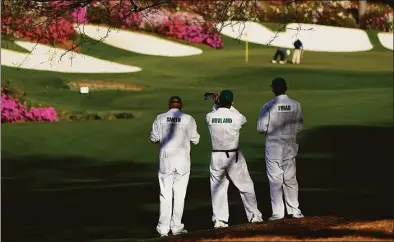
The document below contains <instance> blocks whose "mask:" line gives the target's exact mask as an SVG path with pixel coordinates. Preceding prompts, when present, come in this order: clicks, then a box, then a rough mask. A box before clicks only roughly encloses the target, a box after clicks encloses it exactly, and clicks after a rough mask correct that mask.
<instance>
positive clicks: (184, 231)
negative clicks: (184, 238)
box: [172, 229, 187, 235]
mask: <svg viewBox="0 0 394 242" xmlns="http://www.w3.org/2000/svg"><path fill="white" fill-rule="evenodd" d="M172 234H173V235H180V234H187V230H186V229H182V230H180V231H176V232H172Z"/></svg>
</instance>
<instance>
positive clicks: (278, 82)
mask: <svg viewBox="0 0 394 242" xmlns="http://www.w3.org/2000/svg"><path fill="white" fill-rule="evenodd" d="M271 86H272V87H273V88H274V89H276V88H280V89H285V88H287V85H286V81H285V79H283V78H282V77H277V78H275V79H274V80H272V85H271Z"/></svg>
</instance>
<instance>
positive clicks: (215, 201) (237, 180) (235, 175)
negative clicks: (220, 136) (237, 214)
mask: <svg viewBox="0 0 394 242" xmlns="http://www.w3.org/2000/svg"><path fill="white" fill-rule="evenodd" d="M228 154H229V158H227V156H226V153H223V152H212V155H211V166H210V173H211V174H210V176H211V177H210V182H211V198H212V210H213V216H212V221H215V220H221V221H224V222H226V223H227V222H228V218H229V209H228V198H227V190H228V186H229V183H230V181H229V179H231V181H232V182H233V183H234V185H235V186H236V187H237V188H238V190H239V192H240V194H241V199H242V202H243V205H244V208H245V212H246V216H247V219H248V221H250V220H251V219H252V218H253V216H257V217H261V216H262V215H261V212H260V211H259V210H258V208H257V200H256V195H255V191H254V184H253V181H252V179H251V177H250V175H249V171H248V167H247V165H246V161H245V158H244V156H243V154H242V153H241V152H239V156H238V162H235V160H236V153H235V152H229V153H228Z"/></svg>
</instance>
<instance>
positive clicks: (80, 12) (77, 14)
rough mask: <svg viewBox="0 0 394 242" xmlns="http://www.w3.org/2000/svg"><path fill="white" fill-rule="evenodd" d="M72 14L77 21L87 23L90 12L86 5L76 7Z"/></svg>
mask: <svg viewBox="0 0 394 242" xmlns="http://www.w3.org/2000/svg"><path fill="white" fill-rule="evenodd" d="M71 16H72V17H73V19H74V21H76V22H77V23H86V22H87V21H88V18H87V17H88V12H87V9H86V7H83V8H77V9H75V10H74V11H73V12H72V13H71Z"/></svg>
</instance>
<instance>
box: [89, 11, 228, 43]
mask: <svg viewBox="0 0 394 242" xmlns="http://www.w3.org/2000/svg"><path fill="white" fill-rule="evenodd" d="M98 6H100V7H93V6H92V7H91V8H102V7H103V6H101V5H98ZM89 13H91V15H88V19H89V20H92V21H94V22H96V23H97V22H98V20H99V19H100V17H99V16H96V15H99V14H101V11H99V10H97V9H96V10H89ZM111 19H112V21H113V22H114V23H115V24H117V25H118V27H121V28H127V29H136V30H143V31H149V32H154V33H157V34H160V35H164V36H168V37H172V38H176V39H180V40H186V41H188V42H190V43H198V44H206V45H208V46H211V47H213V48H217V49H219V48H222V47H223V43H222V38H221V35H220V34H219V33H216V32H215V31H214V29H213V28H212V24H210V23H209V22H207V21H206V20H204V18H203V17H202V16H201V15H199V14H196V13H192V12H173V13H172V12H170V11H168V10H166V9H147V10H145V11H142V12H139V13H130V6H128V4H125V3H123V4H122V5H121V6H119V5H114V7H113V12H112V13H111Z"/></svg>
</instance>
